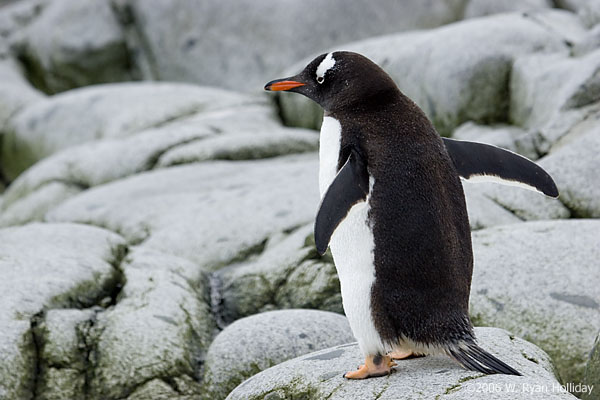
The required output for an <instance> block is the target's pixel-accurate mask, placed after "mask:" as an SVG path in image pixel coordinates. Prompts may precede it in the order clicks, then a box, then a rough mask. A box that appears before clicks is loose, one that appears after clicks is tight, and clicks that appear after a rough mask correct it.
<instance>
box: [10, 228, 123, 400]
mask: <svg viewBox="0 0 600 400" xmlns="http://www.w3.org/2000/svg"><path fill="white" fill-rule="evenodd" d="M124 245H125V243H124V241H123V239H122V238H121V237H120V236H118V235H116V234H114V233H111V232H108V231H106V230H104V229H100V228H94V227H89V226H82V225H76V224H33V225H27V226H24V227H17V228H8V229H1V230H0V271H2V279H1V280H0V290H1V291H2V293H4V295H3V297H2V300H1V301H0V303H1V307H0V326H2V327H3V328H2V330H0V355H1V357H0V377H2V379H0V397H2V398H7V399H22V398H30V397H31V396H32V391H33V390H34V381H35V379H36V377H35V371H36V365H37V363H38V362H39V360H38V358H39V357H40V355H39V351H40V348H39V346H41V343H42V342H41V338H40V337H39V336H38V335H37V334H36V333H35V330H34V329H33V328H35V327H36V326H37V325H38V324H39V323H40V321H41V320H43V318H44V316H43V312H44V311H45V310H49V309H60V308H88V307H92V306H94V305H96V304H99V303H102V302H105V303H106V302H108V303H110V302H111V296H115V295H116V293H117V292H118V290H119V289H118V288H119V285H120V284H121V283H122V280H123V274H122V272H121V270H120V260H121V259H122V258H123V255H124V250H125V247H124ZM48 323H49V324H51V320H49V322H48ZM69 340H70V339H65V340H63V341H69ZM67 352H68V350H67ZM65 356H68V355H65Z"/></svg>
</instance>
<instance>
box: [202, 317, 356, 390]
mask: <svg viewBox="0 0 600 400" xmlns="http://www.w3.org/2000/svg"><path fill="white" fill-rule="evenodd" d="M352 341H354V336H353V335H352V332H351V330H350V325H348V321H347V320H346V317H344V316H343V315H340V314H335V313H331V312H326V311H317V310H301V309H293V310H281V311H270V312H265V313H260V314H256V315H253V316H251V317H247V318H242V319H240V320H237V321H236V322H234V323H233V324H231V325H229V326H228V327H227V328H225V330H223V331H222V332H221V333H220V334H219V335H218V336H217V337H216V338H215V340H214V341H213V343H212V344H211V345H210V349H209V350H208V354H207V355H206V363H205V372H204V377H203V382H202V384H203V394H202V398H203V399H215V400H216V399H224V398H225V397H227V394H228V393H229V392H231V391H232V390H233V389H235V387H236V386H237V385H239V384H240V383H241V382H242V381H244V380H246V379H247V378H249V377H251V376H252V375H255V374H257V373H259V372H260V371H263V370H265V369H267V368H269V367H272V366H274V365H277V364H280V363H282V362H284V361H286V360H289V359H292V358H295V357H299V356H301V355H303V354H307V353H311V352H313V351H317V350H321V349H326V348H328V347H331V346H335V345H338V344H344V343H348V342H352Z"/></svg>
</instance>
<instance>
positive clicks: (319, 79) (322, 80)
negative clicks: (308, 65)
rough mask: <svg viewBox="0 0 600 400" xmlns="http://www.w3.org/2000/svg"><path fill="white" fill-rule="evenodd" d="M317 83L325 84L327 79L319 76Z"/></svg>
mask: <svg viewBox="0 0 600 400" xmlns="http://www.w3.org/2000/svg"><path fill="white" fill-rule="evenodd" d="M317 82H318V83H323V82H325V77H323V76H317Z"/></svg>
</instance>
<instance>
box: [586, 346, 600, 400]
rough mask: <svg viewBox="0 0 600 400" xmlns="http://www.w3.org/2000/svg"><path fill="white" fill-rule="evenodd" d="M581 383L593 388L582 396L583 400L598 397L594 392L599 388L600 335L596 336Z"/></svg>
mask: <svg viewBox="0 0 600 400" xmlns="http://www.w3.org/2000/svg"><path fill="white" fill-rule="evenodd" d="M583 383H585V384H586V385H590V386H592V387H593V388H594V390H593V391H592V392H591V393H588V394H587V395H586V396H583V398H584V399H588V400H592V399H598V398H599V397H600V395H598V392H597V391H596V390H598V388H599V387H600V334H598V336H596V342H595V343H594V348H593V349H592V352H591V353H590V359H589V361H588V363H587V365H586V367H585V379H584V381H583Z"/></svg>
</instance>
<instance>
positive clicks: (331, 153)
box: [319, 117, 342, 197]
mask: <svg viewBox="0 0 600 400" xmlns="http://www.w3.org/2000/svg"><path fill="white" fill-rule="evenodd" d="M319 140H320V142H319V192H320V193H321V197H323V195H324V194H325V191H326V190H327V188H328V187H329V185H330V184H331V182H332V181H333V178H335V175H336V169H337V165H338V157H339V154H340V142H341V140H342V125H341V124H340V122H339V121H338V120H337V119H335V118H333V117H324V118H323V124H322V125H321V136H320V139H319Z"/></svg>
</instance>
